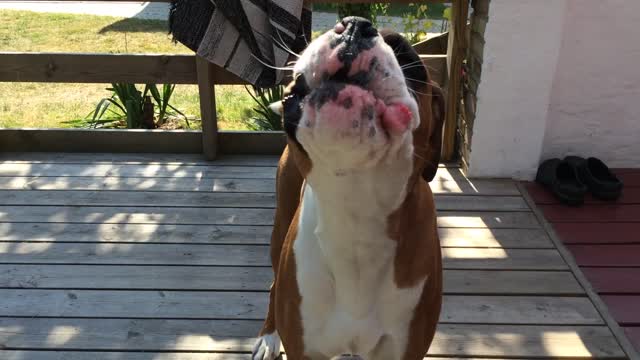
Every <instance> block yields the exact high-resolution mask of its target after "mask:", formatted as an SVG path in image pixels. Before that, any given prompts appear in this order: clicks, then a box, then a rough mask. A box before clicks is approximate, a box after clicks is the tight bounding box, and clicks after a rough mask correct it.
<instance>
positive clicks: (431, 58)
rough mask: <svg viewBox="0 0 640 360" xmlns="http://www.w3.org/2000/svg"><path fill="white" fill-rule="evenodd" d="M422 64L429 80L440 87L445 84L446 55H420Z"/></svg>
mask: <svg viewBox="0 0 640 360" xmlns="http://www.w3.org/2000/svg"><path fill="white" fill-rule="evenodd" d="M420 59H421V60H422V63H423V64H425V66H427V69H429V76H430V77H431V80H433V81H435V82H436V83H438V85H440V86H441V87H443V86H445V85H446V82H447V55H446V54H443V55H420Z"/></svg>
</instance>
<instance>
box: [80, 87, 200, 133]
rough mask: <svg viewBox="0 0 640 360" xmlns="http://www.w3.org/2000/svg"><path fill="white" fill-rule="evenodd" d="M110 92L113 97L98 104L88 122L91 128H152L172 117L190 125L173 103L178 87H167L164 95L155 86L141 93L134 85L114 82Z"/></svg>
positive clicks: (146, 88) (164, 89)
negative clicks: (155, 118) (155, 116)
mask: <svg viewBox="0 0 640 360" xmlns="http://www.w3.org/2000/svg"><path fill="white" fill-rule="evenodd" d="M107 90H108V91H111V92H112V93H113V94H112V95H111V96H110V97H107V98H103V99H102V100H100V101H99V102H98V105H97V106H96V109H95V110H94V111H93V116H92V118H91V119H89V120H87V121H86V123H87V125H88V126H90V127H93V128H118V127H126V128H127V129H144V128H147V129H151V128H155V127H157V126H160V125H162V124H164V123H165V121H166V120H167V117H168V116H169V115H172V116H175V115H180V116H181V117H182V118H184V120H185V121H186V122H187V126H189V122H188V120H187V117H186V116H185V115H184V114H183V113H182V112H180V111H179V110H178V109H176V108H175V107H174V106H173V105H171V104H170V100H171V96H172V95H173V92H174V90H175V85H174V84H164V85H163V86H162V92H160V91H159V90H158V87H157V85H155V84H146V85H145V87H144V90H143V91H140V90H138V88H137V87H136V85H134V84H122V83H113V84H111V87H110V88H107ZM151 98H153V101H154V102H155V104H154V103H153V102H152V101H151ZM155 109H157V110H158V111H157V122H154V115H155V114H154V112H155ZM123 120H124V124H123ZM123 125H124V126H123Z"/></svg>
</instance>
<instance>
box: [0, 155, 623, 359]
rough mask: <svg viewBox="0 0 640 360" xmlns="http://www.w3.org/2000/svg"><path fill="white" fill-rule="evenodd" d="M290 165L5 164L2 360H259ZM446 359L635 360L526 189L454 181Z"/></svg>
mask: <svg viewBox="0 0 640 360" xmlns="http://www.w3.org/2000/svg"><path fill="white" fill-rule="evenodd" d="M275 163H276V159H275V158H274V157H226V158H223V159H220V160H218V161H216V162H214V163H206V162H204V161H202V160H200V158H199V157H198V156H186V155H157V154H156V155H113V154H75V155H73V154H66V155H65V154H0V359H3V360H5V359H6V360H52V359H56V360H80V359H83V360H84V359H109V360H125V359H126V360H218V359H231V360H238V359H245V360H246V359H248V358H249V355H248V352H249V351H250V349H251V346H252V344H253V341H254V339H253V337H254V335H255V334H256V332H257V331H258V328H259V326H260V324H261V319H262V318H263V316H264V315H265V310H266V306H267V299H268V296H267V292H266V291H267V288H268V286H269V283H270V280H271V271H270V268H269V259H268V238H269V233H270V226H271V223H272V214H273V206H274V194H273V188H274V175H275ZM432 189H433V190H434V192H435V193H436V194H437V195H436V204H437V208H438V210H439V217H438V223H439V226H440V234H441V239H442V240H441V242H442V246H443V256H444V264H445V283H444V284H445V293H446V294H445V299H444V308H443V311H442V317H441V324H440V326H439V329H438V333H437V335H436V339H435V340H434V343H433V346H432V348H431V350H430V355H429V356H430V357H432V358H438V357H443V358H444V357H447V358H494V359H496V358H509V359H532V358H573V359H575V358H598V359H620V358H626V357H627V355H625V353H624V352H623V350H622V348H621V347H620V345H619V344H618V341H617V339H616V338H615V337H614V335H613V333H612V331H611V330H610V329H609V328H608V327H607V326H606V324H605V321H604V320H603V318H602V317H601V315H600V313H599V312H598V311H597V310H596V307H595V306H594V305H593V303H592V301H591V299H590V298H589V297H588V296H587V295H586V293H585V290H584V289H583V288H582V286H581V285H580V283H579V282H578V281H577V280H576V277H575V276H574V274H573V273H572V271H571V270H570V267H569V266H568V264H567V263H566V262H565V260H564V259H563V257H562V256H561V254H560V252H559V251H558V250H557V249H556V247H555V246H554V242H552V241H551V239H550V238H549V236H548V234H547V233H546V232H545V230H544V229H543V227H541V225H540V223H539V221H538V218H537V216H536V214H534V213H533V212H532V211H531V210H530V208H529V206H528V205H527V202H526V201H525V200H524V199H523V197H522V196H521V194H520V192H519V189H518V187H517V186H516V184H515V183H513V182H511V181H504V180H491V181H490V180H478V181H470V180H468V179H466V178H464V177H463V176H462V175H461V172H460V171H459V170H458V169H457V168H446V167H442V168H441V169H440V171H439V172H438V175H437V178H436V180H434V182H433V183H432Z"/></svg>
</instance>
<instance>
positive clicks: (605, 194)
mask: <svg viewBox="0 0 640 360" xmlns="http://www.w3.org/2000/svg"><path fill="white" fill-rule="evenodd" d="M564 160H565V161H566V162H568V163H569V164H570V165H571V166H572V167H573V168H574V169H576V172H577V173H578V176H579V178H580V181H582V183H584V184H585V185H587V187H588V188H589V191H591V193H592V194H593V196H595V197H597V198H599V199H602V200H616V199H617V198H619V197H620V194H622V186H623V184H622V181H620V179H618V178H617V177H616V176H615V175H614V174H613V173H612V172H611V170H609V168H608V167H607V165H605V164H604V163H603V162H602V161H601V160H600V159H596V158H594V157H590V158H587V159H584V158H581V157H579V156H567V157H566V158H565V159H564Z"/></svg>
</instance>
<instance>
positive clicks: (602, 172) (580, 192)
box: [536, 156, 623, 206]
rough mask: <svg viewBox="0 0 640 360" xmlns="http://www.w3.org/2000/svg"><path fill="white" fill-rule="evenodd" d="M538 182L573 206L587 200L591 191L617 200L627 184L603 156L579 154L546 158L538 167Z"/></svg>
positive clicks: (603, 198) (601, 196)
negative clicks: (604, 161) (582, 155)
mask: <svg viewBox="0 0 640 360" xmlns="http://www.w3.org/2000/svg"><path fill="white" fill-rule="evenodd" d="M536 182H538V183H540V184H542V185H544V186H546V187H547V188H549V189H550V190H551V192H553V194H554V195H555V196H556V198H558V199H559V200H560V201H561V202H563V203H565V204H567V205H573V206H579V205H582V204H583V203H584V196H585V195H586V193H587V191H591V193H592V194H593V196H595V197H597V198H599V199H602V200H616V199H617V198H618V197H620V194H621V193H622V186H623V185H622V181H620V180H619V179H618V178H617V177H616V176H615V175H614V174H613V173H612V172H611V171H610V170H609V168H608V167H607V165H605V164H604V163H603V162H602V161H601V160H599V159H596V158H593V157H590V158H587V159H584V158H581V157H578V156H567V157H566V158H564V160H560V159H549V160H546V161H544V162H543V163H542V164H540V167H538V174H537V175H536Z"/></svg>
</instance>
